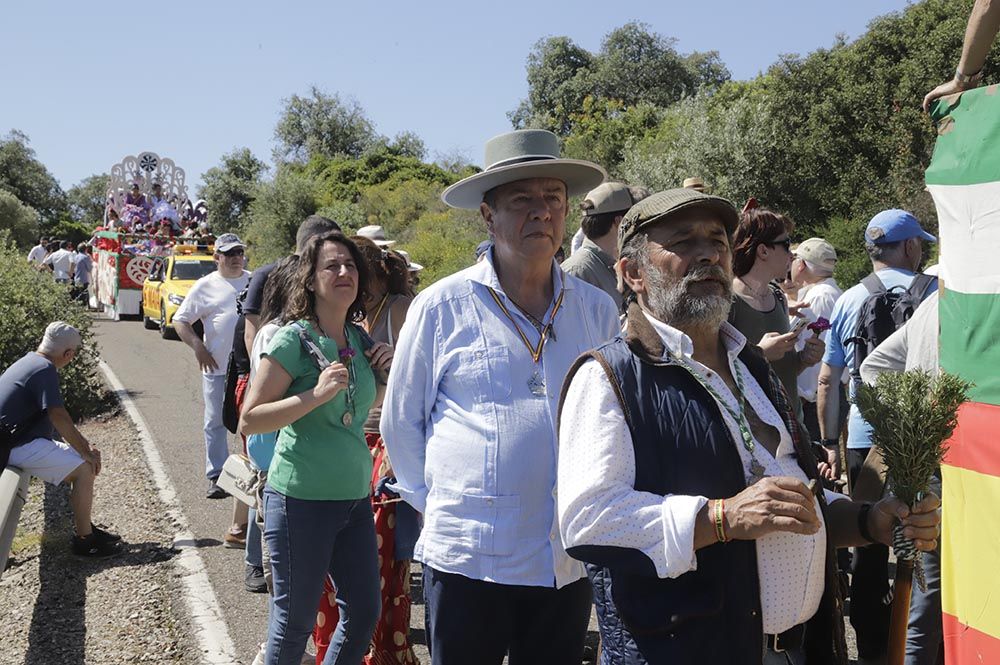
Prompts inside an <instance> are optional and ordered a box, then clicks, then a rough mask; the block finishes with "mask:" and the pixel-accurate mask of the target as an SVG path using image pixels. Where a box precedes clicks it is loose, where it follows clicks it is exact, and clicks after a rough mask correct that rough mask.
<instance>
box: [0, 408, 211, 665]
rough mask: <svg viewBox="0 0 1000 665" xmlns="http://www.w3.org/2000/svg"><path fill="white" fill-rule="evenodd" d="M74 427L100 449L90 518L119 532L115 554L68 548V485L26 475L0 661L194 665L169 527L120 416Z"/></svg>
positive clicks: (1, 615)
mask: <svg viewBox="0 0 1000 665" xmlns="http://www.w3.org/2000/svg"><path fill="white" fill-rule="evenodd" d="M79 427H80V430H81V431H82V432H83V434H84V436H86V437H87V438H88V439H89V440H90V441H91V442H93V444H94V445H95V446H97V447H98V448H100V449H101V451H102V453H103V458H104V469H103V470H102V472H101V475H100V476H99V477H98V478H97V484H96V497H95V502H94V521H95V522H97V523H100V524H105V525H107V527H108V528H109V529H110V530H111V531H114V532H116V533H119V534H121V536H122V537H123V539H124V540H125V542H126V544H127V547H126V552H125V553H124V554H122V555H121V556H118V557H114V558H111V559H105V560H102V561H89V560H84V559H80V558H77V557H75V556H73V555H71V554H70V551H69V539H70V535H71V533H72V521H71V515H72V513H71V511H70V507H69V490H68V488H66V487H65V486H59V487H53V486H51V485H48V486H47V485H45V484H44V483H42V482H41V481H39V480H38V479H32V481H31V488H30V490H29V497H28V502H27V504H26V505H25V506H24V510H23V512H22V514H21V519H20V522H19V524H18V530H17V535H16V537H15V540H14V545H13V547H12V551H11V557H12V559H13V561H12V564H11V567H10V568H9V569H8V570H7V572H6V573H4V576H3V579H0V607H2V608H3V611H2V612H0V634H3V635H4V638H5V639H4V644H3V647H2V649H0V665H15V664H17V665H21V664H23V665H55V664H59V665H82V664H83V663H87V664H88V665H104V664H108V665H110V664H112V663H115V664H118V663H177V664H188V663H190V664H192V665H193V664H194V663H199V662H200V660H201V657H200V656H201V654H200V652H199V650H198V647H197V645H196V643H195V641H194V639H193V637H192V631H191V626H190V620H189V619H188V617H187V614H188V610H187V607H186V604H185V602H184V600H183V598H182V597H181V595H180V592H179V590H180V583H179V581H178V580H177V578H176V573H175V570H174V567H173V566H172V565H171V559H172V558H173V556H174V555H175V554H176V552H175V550H173V549H172V548H171V540H172V537H173V534H174V533H175V532H176V527H175V526H174V525H173V524H172V523H171V522H170V521H169V520H168V519H167V518H166V517H165V511H166V508H165V506H164V505H163V504H161V503H160V502H159V500H158V499H157V493H156V489H155V487H154V485H153V483H152V480H151V479H150V476H149V470H148V468H147V467H146V462H145V459H144V458H143V455H142V450H141V447H140V443H139V440H138V437H137V435H136V432H135V429H134V428H133V427H132V423H131V422H130V421H129V419H128V418H127V417H126V416H125V415H124V413H123V412H122V413H115V414H112V415H110V416H106V417H104V418H100V419H95V420H90V421H87V422H85V423H83V424H81V425H80V426H79Z"/></svg>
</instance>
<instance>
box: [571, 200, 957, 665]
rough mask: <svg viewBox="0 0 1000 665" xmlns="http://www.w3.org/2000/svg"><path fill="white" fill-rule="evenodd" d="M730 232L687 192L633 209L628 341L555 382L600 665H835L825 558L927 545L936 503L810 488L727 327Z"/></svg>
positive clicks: (770, 380) (785, 417)
mask: <svg viewBox="0 0 1000 665" xmlns="http://www.w3.org/2000/svg"><path fill="white" fill-rule="evenodd" d="M736 224H737V213H736V209H735V208H734V207H733V205H732V204H731V203H730V202H729V201H727V200H725V199H722V198H720V197H716V196H710V195H707V194H704V193H700V192H697V191H695V190H691V189H674V190H668V191H665V192H660V193H658V194H654V195H653V196H651V197H649V198H647V199H645V200H643V201H641V202H640V203H638V204H636V205H635V206H633V207H632V209H631V210H629V212H628V214H627V215H625V218H624V219H623V220H622V224H621V228H620V230H619V236H618V242H619V247H620V248H621V251H620V253H621V257H620V258H619V260H618V264H617V269H618V271H619V273H620V274H621V276H622V280H623V282H624V284H625V285H626V286H627V287H628V292H627V297H626V303H627V305H628V309H627V316H628V327H627V331H626V333H625V335H624V336H623V337H619V338H617V339H615V340H614V341H611V342H609V343H607V344H604V345H603V346H600V347H598V348H597V349H596V350H595V351H591V352H588V353H585V354H584V355H583V356H582V357H581V358H580V359H579V360H577V362H576V363H575V364H574V365H573V367H572V368H571V369H570V371H569V372H568V373H567V378H566V383H565V384H564V388H563V395H562V404H561V409H560V416H559V427H560V428H559V460H558V485H557V486H558V488H559V494H558V514H559V526H560V531H561V535H562V540H563V543H564V544H565V546H566V551H567V553H568V554H569V555H570V556H572V557H574V558H577V559H579V560H581V561H584V562H586V563H587V564H588V572H589V573H590V575H591V579H592V581H593V583H594V598H595V602H596V605H597V610H598V619H599V623H600V630H601V638H602V645H603V650H604V651H603V661H602V662H603V663H617V664H621V665H647V664H648V665H660V664H662V665H668V664H669V665H694V664H695V663H729V664H730V665H736V664H739V665H760V664H761V663H764V664H765V665H779V664H780V665H801V664H802V663H805V662H808V663H810V665H817V664H822V665H846V663H847V647H846V643H845V639H844V625H843V616H842V607H843V599H842V598H840V596H839V593H840V587H839V584H838V583H837V577H836V560H835V557H834V548H835V547H846V546H850V545H854V544H861V543H865V542H869V541H871V540H878V541H879V542H882V543H888V542H889V541H890V538H891V527H892V526H893V524H894V523H895V522H896V520H897V518H900V519H901V520H902V524H903V525H904V526H905V528H906V531H907V532H908V535H910V536H911V537H913V538H914V539H915V541H916V544H917V547H918V548H920V549H922V550H929V549H933V547H934V544H935V541H936V539H937V536H938V524H939V522H940V516H939V515H938V514H937V510H936V509H937V507H938V506H939V505H940V501H939V499H938V498H937V497H936V496H931V497H928V498H927V499H926V500H925V501H924V502H922V503H921V504H918V505H917V506H916V507H915V508H914V510H913V511H910V510H908V509H906V508H905V506H904V505H903V504H902V503H901V502H900V501H898V500H896V499H894V498H886V499H883V500H882V501H880V502H878V503H877V504H874V505H862V504H857V503H854V502H852V501H850V500H849V499H847V497H844V496H842V495H838V494H834V493H832V492H829V493H824V492H821V491H819V492H818V491H816V490H815V489H814V488H816V487H817V485H816V482H817V475H818V474H817V467H816V461H815V459H814V458H813V456H812V451H811V446H810V442H809V441H808V440H807V439H806V438H805V437H803V436H802V428H801V426H800V425H799V424H798V421H797V420H796V416H795V412H794V411H793V410H792V408H791V407H790V405H789V402H788V399H787V397H786V396H785V394H784V392H783V389H782V387H781V383H780V381H779V380H778V378H777V376H776V375H775V374H774V372H773V371H772V370H771V369H770V366H769V364H768V362H767V360H766V359H765V358H764V355H763V352H762V351H761V350H760V348H759V347H756V346H752V345H748V344H747V340H746V338H745V337H743V335H741V334H740V332H739V331H738V330H736V328H734V327H733V326H731V325H730V324H729V323H728V322H727V321H726V319H727V316H728V312H729V307H730V303H731V299H732V290H731V289H732V286H731V285H732V278H733V275H732V268H731V262H732V253H731V245H730V239H731V234H732V232H733V230H734V229H735V228H736ZM720 631H721V632H720ZM720 635H721V636H722V637H721V638H720Z"/></svg>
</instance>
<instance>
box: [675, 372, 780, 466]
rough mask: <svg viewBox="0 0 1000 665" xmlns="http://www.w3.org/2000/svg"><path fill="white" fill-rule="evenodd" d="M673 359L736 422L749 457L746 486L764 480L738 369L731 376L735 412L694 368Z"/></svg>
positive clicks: (741, 377) (741, 376) (741, 378)
mask: <svg viewBox="0 0 1000 665" xmlns="http://www.w3.org/2000/svg"><path fill="white" fill-rule="evenodd" d="M674 358H675V359H676V360H677V361H678V362H679V364H680V365H681V367H683V368H684V369H686V370H687V371H688V373H689V374H690V375H691V376H692V377H694V379H695V381H697V382H698V383H700V384H701V386H702V388H704V389H705V390H707V391H708V393H709V394H710V395H711V396H712V397H713V398H715V401H716V402H718V403H719V405H720V406H722V408H723V409H725V410H726V413H728V414H729V415H730V417H732V419H733V420H735V421H736V425H737V427H739V430H740V438H741V439H742V443H743V449H744V450H746V451H747V453H748V454H749V456H750V480H749V482H748V483H747V484H748V485H753V484H754V483H756V482H758V481H760V480H761V479H762V478H764V476H766V475H767V470H766V469H765V468H764V465H763V464H761V463H760V461H759V460H758V459H757V457H756V456H755V455H754V449H755V448H756V444H755V443H754V440H753V433H752V432H751V431H750V423H749V422H748V421H747V415H746V406H745V404H746V401H745V399H744V398H743V392H744V388H743V375H742V374H741V373H740V370H739V368H738V367H736V366H734V367H733V374H734V375H735V378H736V389H737V391H738V393H739V394H737V395H736V396H735V397H736V401H737V402H739V410H736V409H734V408H733V407H731V406H729V403H728V402H726V400H724V399H723V398H722V395H720V394H719V391H718V390H716V389H715V388H714V387H713V386H712V384H710V383H709V382H708V381H706V380H705V379H704V378H703V377H702V376H701V374H700V373H699V372H698V371H697V370H696V369H695V368H693V367H691V366H690V365H689V364H688V363H687V362H686V361H685V360H684V359H682V358H677V357H676V356H674Z"/></svg>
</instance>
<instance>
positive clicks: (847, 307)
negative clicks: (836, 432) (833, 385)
mask: <svg viewBox="0 0 1000 665" xmlns="http://www.w3.org/2000/svg"><path fill="white" fill-rule="evenodd" d="M877 274H878V278H879V279H880V280H882V283H883V284H884V285H885V288H886V289H891V288H893V287H897V286H899V287H902V288H904V289H906V288H909V286H910V283H911V282H912V281H913V277H914V274H915V273H912V272H910V271H909V270H902V269H900V268H884V269H882V270H879V271H878V273H877ZM935 291H937V280H935V281H934V282H933V283H932V284H931V285H930V287H928V289H927V293H926V294H925V295H924V297H925V298H926V297H927V296H929V295H930V294H932V293H934V292H935ZM868 295H869V293H868V289H867V288H865V285H864V284H855V285H854V286H852V287H851V288H849V289H847V290H846V291H844V294H843V295H842V296H840V298H839V299H838V300H837V304H836V305H834V307H833V314H832V315H831V316H830V338H829V340H828V341H827V345H826V353H825V354H824V356H823V362H825V363H826V364H827V365H830V366H831V367H834V368H835V369H836V368H837V367H841V368H843V367H846V368H847V369H851V368H852V367H853V366H854V344H848V343H847V340H848V339H850V338H851V337H853V336H854V333H855V329H856V328H857V326H858V315H859V314H860V312H861V306H862V305H863V304H864V302H865V301H866V300H867V299H868ZM834 374H835V375H836V374H837V373H836V372H834ZM850 390H851V412H850V415H849V416H848V420H847V447H848V448H870V447H871V445H872V428H871V425H869V424H868V423H867V422H865V419H864V418H862V417H861V412H860V411H858V407H857V406H855V405H854V386H853V385H851V386H850Z"/></svg>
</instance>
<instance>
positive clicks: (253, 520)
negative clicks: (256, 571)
mask: <svg viewBox="0 0 1000 665" xmlns="http://www.w3.org/2000/svg"><path fill="white" fill-rule="evenodd" d="M261 538H262V535H261V533H260V526H258V525H257V511H256V510H251V511H250V519H249V520H247V547H246V562H247V565H248V566H256V567H257V568H263V567H264V553H263V552H262V550H261V544H260V539H261Z"/></svg>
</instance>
